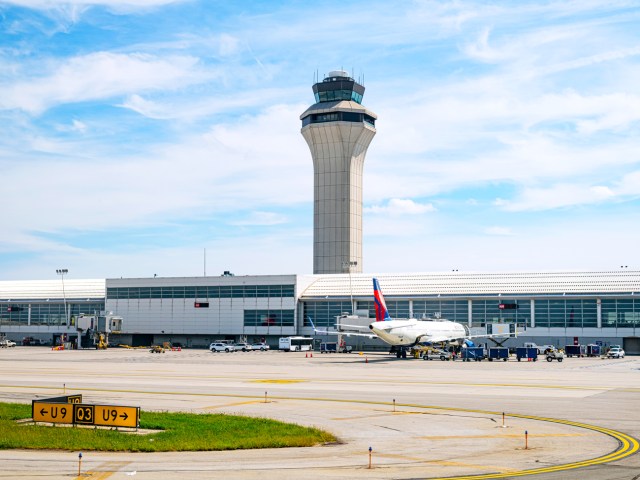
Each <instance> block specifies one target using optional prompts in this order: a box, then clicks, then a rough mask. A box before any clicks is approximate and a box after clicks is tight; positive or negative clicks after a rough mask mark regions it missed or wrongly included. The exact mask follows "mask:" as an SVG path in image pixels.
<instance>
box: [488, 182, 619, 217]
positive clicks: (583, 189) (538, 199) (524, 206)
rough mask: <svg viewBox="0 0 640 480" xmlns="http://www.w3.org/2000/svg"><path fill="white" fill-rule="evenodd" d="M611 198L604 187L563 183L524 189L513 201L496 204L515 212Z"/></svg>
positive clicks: (608, 190)
mask: <svg viewBox="0 0 640 480" xmlns="http://www.w3.org/2000/svg"><path fill="white" fill-rule="evenodd" d="M613 197H615V193H614V192H613V191H612V190H611V188H609V187H606V186H600V185H594V186H589V185H578V184H567V183H564V184H557V185H553V186H551V187H547V188H525V189H524V190H523V191H522V192H521V193H520V194H518V196H517V197H516V198H515V199H514V200H510V201H499V202H498V200H496V204H499V205H500V206H501V207H502V208H504V209H505V210H507V211H511V212H516V211H524V210H549V209H555V208H563V207H568V206H573V205H588V204H596V203H602V202H604V201H606V200H609V199H611V198H613Z"/></svg>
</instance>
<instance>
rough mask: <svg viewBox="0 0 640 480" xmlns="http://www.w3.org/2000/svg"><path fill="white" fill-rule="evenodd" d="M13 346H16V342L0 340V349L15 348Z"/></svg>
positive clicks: (6, 339)
mask: <svg viewBox="0 0 640 480" xmlns="http://www.w3.org/2000/svg"><path fill="white" fill-rule="evenodd" d="M15 346H16V342H14V341H13V340H9V339H8V338H4V339H2V340H0V348H7V347H15Z"/></svg>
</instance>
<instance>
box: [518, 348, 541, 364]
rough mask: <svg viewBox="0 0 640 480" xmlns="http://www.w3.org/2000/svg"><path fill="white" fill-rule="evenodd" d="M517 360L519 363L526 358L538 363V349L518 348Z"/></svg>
mask: <svg viewBox="0 0 640 480" xmlns="http://www.w3.org/2000/svg"><path fill="white" fill-rule="evenodd" d="M516 358H517V359H518V361H520V360H522V359H523V358H526V359H527V360H533V361H534V362H537V361H538V349H537V348H536V347H518V348H516Z"/></svg>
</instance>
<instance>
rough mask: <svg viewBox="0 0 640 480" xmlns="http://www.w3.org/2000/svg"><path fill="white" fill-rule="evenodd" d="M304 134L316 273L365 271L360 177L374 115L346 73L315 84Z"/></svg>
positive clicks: (302, 131) (303, 125)
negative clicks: (308, 156)
mask: <svg viewBox="0 0 640 480" xmlns="http://www.w3.org/2000/svg"><path fill="white" fill-rule="evenodd" d="M314 93H315V94H316V100H317V101H318V102H317V103H316V104H314V105H312V106H311V107H309V108H308V109H307V111H305V112H304V113H303V114H302V115H301V116H300V119H301V120H302V130H301V133H302V135H303V137H304V138H305V140H306V141H307V144H308V145H309V149H310V150H311V156H312V158H313V170H314V195H313V197H314V202H313V205H314V206H313V238H314V240H313V273H349V272H351V273H358V272H362V173H363V167H364V159H365V155H366V153H367V148H368V147H369V144H370V143H371V140H372V139H373V137H374V135H375V133H376V129H375V120H376V118H377V117H376V115H375V114H374V113H373V112H371V111H369V110H367V109H366V108H365V107H363V106H362V105H361V104H360V101H361V100H362V95H363V94H364V87H362V86H361V85H359V84H357V83H356V82H355V81H354V80H353V79H351V78H349V77H348V76H347V74H346V72H331V73H330V74H329V77H328V78H326V79H325V80H324V81H323V82H320V83H317V84H316V85H314Z"/></svg>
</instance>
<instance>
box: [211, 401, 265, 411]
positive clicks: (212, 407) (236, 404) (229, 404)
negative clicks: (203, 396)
mask: <svg viewBox="0 0 640 480" xmlns="http://www.w3.org/2000/svg"><path fill="white" fill-rule="evenodd" d="M254 403H264V400H251V401H249V402H235V403H223V404H221V405H211V406H209V407H202V410H215V409H217V408H225V407H237V406H238V405H251V404H254Z"/></svg>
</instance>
